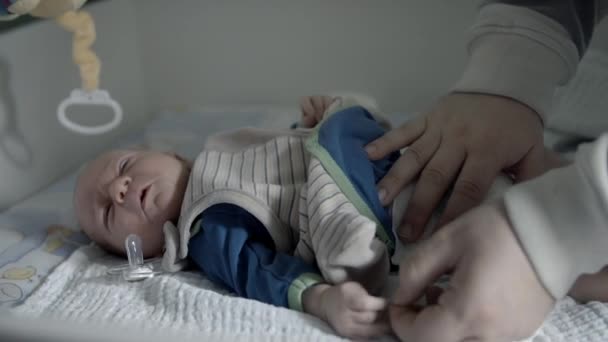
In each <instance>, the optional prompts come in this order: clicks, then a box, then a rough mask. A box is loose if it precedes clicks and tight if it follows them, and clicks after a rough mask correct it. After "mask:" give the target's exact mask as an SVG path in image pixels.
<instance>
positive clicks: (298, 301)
mask: <svg viewBox="0 0 608 342" xmlns="http://www.w3.org/2000/svg"><path fill="white" fill-rule="evenodd" d="M319 283H323V278H321V276H320V275H318V274H315V273H304V274H302V275H300V276H299V277H297V278H296V279H294V281H293V282H292V283H291V285H290V286H289V290H288V292H287V303H288V305H289V308H290V309H293V310H297V311H304V310H303V307H302V294H303V293H304V291H305V290H306V289H308V288H309V287H311V286H313V285H317V284H319Z"/></svg>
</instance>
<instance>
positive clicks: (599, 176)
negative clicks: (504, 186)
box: [505, 134, 608, 299]
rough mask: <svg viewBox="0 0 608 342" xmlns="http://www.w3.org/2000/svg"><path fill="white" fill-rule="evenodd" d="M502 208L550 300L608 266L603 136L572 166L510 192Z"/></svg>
mask: <svg viewBox="0 0 608 342" xmlns="http://www.w3.org/2000/svg"><path fill="white" fill-rule="evenodd" d="M505 206H506V209H507V212H508V216H509V218H510V220H511V223H512V225H513V228H514V230H515V233H516V234H517V236H518V237H519V240H520V241H521V244H522V246H523V248H524V250H525V251H526V253H527V255H528V257H529V259H530V261H531V262H532V264H533V266H534V268H535V270H536V272H537V274H538V276H539V277H540V279H541V281H542V282H543V284H544V285H545V287H546V288H547V289H548V291H549V292H550V293H551V294H552V295H553V296H554V297H555V298H558V299H559V298H563V297H564V296H565V295H566V293H567V292H568V290H569V289H570V287H571V286H572V285H573V284H574V281H575V280H576V278H577V277H578V276H579V275H581V274H583V273H595V272H597V271H599V270H600V269H601V268H602V267H603V266H605V265H608V253H607V248H608V247H607V246H608V225H607V224H606V222H608V134H604V135H602V136H601V137H600V138H599V139H598V140H597V141H596V142H594V143H591V144H587V145H584V146H582V147H580V148H579V151H578V152H577V154H576V156H575V161H574V163H573V164H572V165H569V166H566V167H562V168H559V169H554V170H552V171H550V172H548V173H547V174H545V175H543V176H542V177H538V178H536V179H533V180H531V181H528V182H525V183H521V184H518V185H515V186H513V187H512V188H511V189H509V190H507V192H506V194H505Z"/></svg>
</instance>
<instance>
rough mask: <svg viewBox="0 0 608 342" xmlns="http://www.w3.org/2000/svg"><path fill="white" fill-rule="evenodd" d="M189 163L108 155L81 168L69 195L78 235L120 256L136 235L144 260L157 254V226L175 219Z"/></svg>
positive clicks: (135, 153)
mask: <svg viewBox="0 0 608 342" xmlns="http://www.w3.org/2000/svg"><path fill="white" fill-rule="evenodd" d="M189 174H190V163H189V162H188V161H186V160H184V159H182V158H180V157H178V156H177V155H174V154H169V153H161V152H154V151H146V150H114V151H110V152H107V153H104V154H102V155H101V156H99V157H98V158H97V159H95V160H93V161H92V162H91V163H89V164H88V165H86V166H85V168H84V169H83V171H82V172H81V174H80V175H79V177H78V181H77V182H76V189H75V190H74V210H75V212H76V217H77V219H78V223H79V224H80V225H81V227H82V229H83V230H84V232H85V233H86V234H87V235H88V236H89V237H90V238H91V239H92V240H93V241H95V242H96V243H98V244H99V245H100V246H102V247H103V248H105V249H107V250H109V251H112V252H114V253H118V254H121V255H125V249H124V242H125V239H126V238H127V236H128V235H129V234H137V235H139V237H140V238H141V240H142V243H143V253H144V257H151V256H156V255H158V254H160V253H161V252H162V248H163V241H164V235H163V225H164V223H165V222H166V221H173V222H175V221H176V220H177V219H178V218H179V212H180V209H181V203H182V199H183V197H184V193H185V191H186V186H187V183H188V176H189Z"/></svg>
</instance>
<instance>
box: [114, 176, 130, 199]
mask: <svg viewBox="0 0 608 342" xmlns="http://www.w3.org/2000/svg"><path fill="white" fill-rule="evenodd" d="M129 184H131V178H129V177H127V176H120V177H116V179H114V181H112V183H111V184H110V196H111V197H112V200H113V201H114V202H116V203H118V204H123V203H124V202H125V197H127V191H129Z"/></svg>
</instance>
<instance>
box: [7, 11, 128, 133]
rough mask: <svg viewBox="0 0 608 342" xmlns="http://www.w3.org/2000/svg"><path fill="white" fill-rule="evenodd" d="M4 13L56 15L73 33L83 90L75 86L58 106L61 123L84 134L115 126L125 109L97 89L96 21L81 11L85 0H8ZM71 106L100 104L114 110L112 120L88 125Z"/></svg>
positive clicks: (100, 131) (12, 14) (48, 16)
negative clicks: (70, 115) (69, 114)
mask: <svg viewBox="0 0 608 342" xmlns="http://www.w3.org/2000/svg"><path fill="white" fill-rule="evenodd" d="M9 2H11V5H10V6H8V7H6V8H5V9H4V10H5V14H6V15H5V16H4V17H2V18H0V19H9V20H10V19H14V18H15V17H17V16H19V15H23V14H30V15H32V16H36V17H41V18H56V20H57V22H58V23H59V25H60V26H61V27H63V28H64V29H66V30H67V31H69V32H72V33H73V50H72V55H73V59H74V62H75V63H76V64H77V65H78V67H79V69H80V78H81V79H82V89H74V90H72V92H71V93H70V96H69V97H68V98H66V99H65V100H63V101H62V102H61V103H60V104H59V107H58V108H57V118H58V119H59V122H60V123H61V124H62V125H64V126H65V127H67V128H68V129H70V130H72V131H74V132H78V133H81V134H102V133H106V132H108V131H111V130H112V129H114V128H116V126H118V125H119V124H120V122H121V121H122V118H123V114H122V108H121V107H120V105H119V104H118V102H116V101H114V100H113V99H112V98H111V97H110V94H109V93H108V92H107V91H105V90H101V89H99V88H98V86H99V73H100V69H101V66H100V62H99V58H98V57H97V56H96V55H95V53H94V52H93V51H92V50H91V45H93V42H94V41H95V23H94V21H93V18H92V17H91V15H90V14H89V13H87V12H85V11H82V10H79V8H80V7H82V5H83V4H84V3H85V2H86V0H17V1H14V0H9ZM71 105H94V106H97V105H101V106H108V107H110V108H111V109H112V110H113V113H114V117H113V119H112V120H111V121H110V122H108V123H105V124H102V125H98V126H85V125H81V124H78V123H75V122H73V121H71V120H70V119H69V118H68V117H67V115H66V112H65V111H66V109H67V108H68V107H69V106H71Z"/></svg>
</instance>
